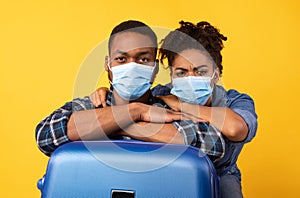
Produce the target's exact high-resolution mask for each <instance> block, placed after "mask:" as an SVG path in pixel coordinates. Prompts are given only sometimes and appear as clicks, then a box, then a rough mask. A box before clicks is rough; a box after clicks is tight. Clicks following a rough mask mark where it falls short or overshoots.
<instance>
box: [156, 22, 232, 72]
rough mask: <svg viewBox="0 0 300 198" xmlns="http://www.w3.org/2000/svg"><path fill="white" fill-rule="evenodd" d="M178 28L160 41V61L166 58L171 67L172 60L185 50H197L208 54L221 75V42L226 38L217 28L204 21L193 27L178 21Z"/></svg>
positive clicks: (188, 23) (190, 24)
mask: <svg viewBox="0 0 300 198" xmlns="http://www.w3.org/2000/svg"><path fill="white" fill-rule="evenodd" d="M179 23H180V25H181V26H180V27H179V28H177V29H176V30H174V31H172V32H170V33H169V34H168V35H167V36H166V37H165V38H164V39H163V40H162V41H161V43H162V45H161V48H160V50H159V54H160V61H161V63H163V60H164V59H165V58H167V60H168V64H169V65H172V64H173V61H174V58H175V57H176V55H177V54H179V53H180V52H182V51H184V50H186V49H199V50H201V51H204V52H205V51H206V53H207V52H208V53H209V55H210V57H211V58H212V59H213V61H214V63H215V64H216V66H217V67H218V68H219V70H220V75H221V74H222V70H223V66H222V55H221V50H222V49H223V47H224V46H223V41H226V40H227V37H225V36H224V35H222V34H221V33H220V32H219V30H218V29H217V28H215V27H214V26H212V25H211V24H209V23H208V22H206V21H202V22H199V23H197V25H194V24H193V23H190V22H184V21H180V22H179Z"/></svg>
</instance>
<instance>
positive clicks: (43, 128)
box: [36, 91, 225, 160]
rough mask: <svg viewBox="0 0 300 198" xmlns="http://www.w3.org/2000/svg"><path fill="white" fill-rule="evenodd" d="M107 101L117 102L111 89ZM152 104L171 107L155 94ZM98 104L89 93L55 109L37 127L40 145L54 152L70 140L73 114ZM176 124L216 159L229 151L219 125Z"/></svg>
mask: <svg viewBox="0 0 300 198" xmlns="http://www.w3.org/2000/svg"><path fill="white" fill-rule="evenodd" d="M106 104H107V106H112V105H113V104H114V100H113V97H112V92H111V91H110V92H109V93H108V94H107V100H106ZM148 104H151V105H154V106H159V107H164V108H168V106H167V105H166V104H165V103H164V102H163V101H162V100H160V99H158V98H156V97H153V96H151V97H150V98H149V101H148ZM94 108H95V107H94V105H93V104H92V102H91V101H90V99H89V97H87V96H86V97H84V98H77V99H74V100H73V101H72V102H68V103H66V104H65V105H64V106H62V107H61V108H59V109H57V110H55V111H54V112H53V113H52V114H50V115H49V116H48V117H46V118H45V119H44V120H42V121H41V122H40V123H39V124H38V125H37V127H36V141H37V145H38V147H39V149H40V150H41V151H42V152H43V153H45V154H46V155H48V156H50V155H51V153H52V152H53V151H54V150H55V149H56V148H58V147H59V146H61V145H63V144H65V143H67V142H70V140H69V138H68V136H67V123H68V121H69V118H70V116H71V114H72V113H73V112H75V111H82V110H89V109H94ZM173 125H174V126H175V128H176V129H177V130H178V131H179V132H180V133H181V134H182V136H183V138H184V142H185V144H186V145H192V146H195V147H198V148H200V149H201V150H202V151H203V152H204V153H206V154H207V155H208V156H209V157H210V158H211V159H212V160H214V159H218V158H220V157H222V156H223V154H224V151H225V149H224V147H223V139H222V137H221V136H220V133H219V132H218V131H217V130H216V129H214V130H210V129H211V128H213V127H211V126H208V125H207V124H205V123H199V124H195V123H193V122H192V121H177V122H173ZM217 132H218V133H217ZM216 134H218V135H219V136H218V135H216Z"/></svg>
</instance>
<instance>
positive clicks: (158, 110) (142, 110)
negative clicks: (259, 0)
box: [132, 103, 199, 123]
mask: <svg viewBox="0 0 300 198" xmlns="http://www.w3.org/2000/svg"><path fill="white" fill-rule="evenodd" d="M132 105H136V106H135V109H136V110H137V112H136V113H138V115H137V114H135V115H136V116H137V117H135V121H144V122H153V123H169V122H173V121H176V120H193V121H194V122H199V119H198V118H197V117H196V116H193V115H190V114H186V113H183V112H176V111H172V110H168V109H165V108H162V107H156V106H150V105H146V104H143V103H135V104H132Z"/></svg>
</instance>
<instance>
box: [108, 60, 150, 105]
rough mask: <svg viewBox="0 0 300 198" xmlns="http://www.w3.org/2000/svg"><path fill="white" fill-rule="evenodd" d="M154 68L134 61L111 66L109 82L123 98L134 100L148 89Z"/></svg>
mask: <svg viewBox="0 0 300 198" xmlns="http://www.w3.org/2000/svg"><path fill="white" fill-rule="evenodd" d="M109 68H110V66H109ZM154 68H155V66H148V65H142V64H138V63H135V62H130V63H126V64H123V65H120V66H115V67H112V68H110V69H111V71H112V74H113V81H112V82H111V84H112V86H113V88H114V90H116V91H117V93H118V95H119V96H121V97H122V98H123V99H125V100H136V99H138V98H140V97H141V96H142V95H144V94H145V93H146V92H147V91H148V90H149V89H150V87H151V81H152V77H153V71H154Z"/></svg>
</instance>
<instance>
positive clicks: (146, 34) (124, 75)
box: [36, 21, 224, 158]
mask: <svg viewBox="0 0 300 198" xmlns="http://www.w3.org/2000/svg"><path fill="white" fill-rule="evenodd" d="M108 48H109V56H107V57H106V58H105V62H106V64H105V69H106V70H107V71H108V74H109V79H110V81H111V89H110V91H109V93H108V94H107V100H106V105H103V106H101V107H99V108H95V106H94V105H93V103H92V102H91V100H90V98H89V97H85V98H79V99H74V100H73V101H72V102H68V103H66V104H65V105H64V106H63V107H61V108H59V109H57V110H55V111H54V112H53V113H52V114H50V115H49V116H48V117H46V118H45V119H44V120H42V121H41V122H40V123H39V124H38V126H37V128H36V139H37V144H38V146H39V148H40V150H41V151H42V152H43V153H45V154H46V155H51V153H52V152H53V151H54V150H55V149H56V148H57V147H59V146H60V145H62V144H65V143H67V142H70V141H75V140H99V139H106V138H107V137H108V138H110V139H116V138H122V137H124V136H125V137H130V138H134V139H138V140H143V141H155V142H166V143H177V144H190V145H199V144H200V143H199V141H200V139H201V138H199V137H198V136H199V133H198V130H199V129H198V124H193V122H192V121H191V120H193V121H197V120H195V118H194V117H190V116H189V115H187V114H184V113H181V112H174V111H171V110H167V109H165V108H164V107H166V105H165V103H163V102H162V101H161V100H159V99H158V98H155V97H153V96H152V94H151V91H150V86H151V83H152V82H153V80H154V77H155V75H156V73H157V71H158V65H157V64H156V61H155V60H156V52H157V38H156V35H155V33H154V32H153V31H152V30H151V28H149V27H148V26H147V25H145V24H144V23H142V22H139V21H126V22H123V23H121V24H119V25H118V26H116V27H115V28H114V29H113V31H112V33H111V35H110V39H109V43H108ZM180 120H187V122H189V123H191V124H189V125H186V123H183V122H180ZM181 123H183V125H184V127H182V126H181ZM220 138H221V137H220V136H218V135H215V142H214V143H215V144H216V145H215V146H213V147H210V148H208V149H214V152H213V153H215V156H213V157H214V158H218V157H220V156H223V153H224V145H222V144H221V140H220Z"/></svg>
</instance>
